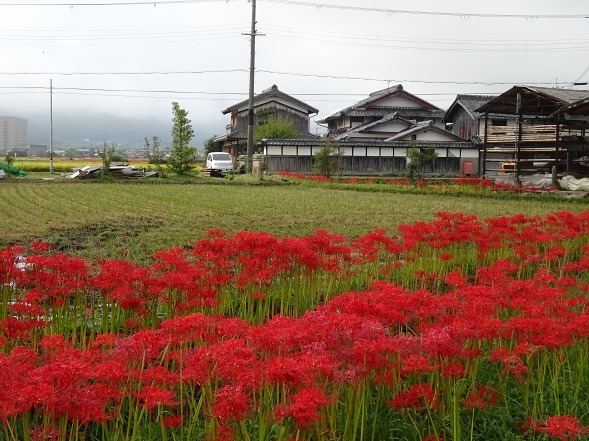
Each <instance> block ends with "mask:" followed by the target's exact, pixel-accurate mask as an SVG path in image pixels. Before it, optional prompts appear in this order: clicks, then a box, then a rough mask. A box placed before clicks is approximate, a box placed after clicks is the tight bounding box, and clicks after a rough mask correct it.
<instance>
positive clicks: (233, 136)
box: [213, 131, 247, 142]
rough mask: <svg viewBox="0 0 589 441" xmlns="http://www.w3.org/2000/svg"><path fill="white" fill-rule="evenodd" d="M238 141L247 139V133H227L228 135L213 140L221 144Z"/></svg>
mask: <svg viewBox="0 0 589 441" xmlns="http://www.w3.org/2000/svg"><path fill="white" fill-rule="evenodd" d="M236 139H247V133H244V132H239V131H237V132H231V133H227V134H226V135H219V136H215V137H214V138H213V141H214V142H221V141H234V140H236Z"/></svg>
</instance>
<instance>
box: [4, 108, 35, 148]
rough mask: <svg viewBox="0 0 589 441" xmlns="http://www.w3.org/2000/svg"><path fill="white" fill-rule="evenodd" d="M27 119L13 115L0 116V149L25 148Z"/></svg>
mask: <svg viewBox="0 0 589 441" xmlns="http://www.w3.org/2000/svg"><path fill="white" fill-rule="evenodd" d="M27 138H28V121H27V120H26V119H24V118H17V117H15V116H0V151H8V150H12V149H17V148H27V145H28V144H27V141H28V139H27Z"/></svg>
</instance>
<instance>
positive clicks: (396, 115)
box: [335, 112, 413, 139]
mask: <svg viewBox="0 0 589 441" xmlns="http://www.w3.org/2000/svg"><path fill="white" fill-rule="evenodd" d="M392 120H402V121H404V122H406V123H407V124H410V125H411V124H413V122H412V121H410V120H408V119H406V118H403V117H401V116H400V115H399V113H398V112H393V113H388V114H386V115H384V116H383V117H382V118H381V119H379V120H376V121H373V122H371V123H368V124H363V125H361V126H359V127H356V128H353V129H350V130H347V131H345V132H343V133H341V134H339V135H338V136H337V137H336V138H335V139H343V138H345V137H347V136H348V135H349V134H350V133H362V132H365V131H367V130H369V129H372V128H373V127H377V126H380V125H381V124H384V123H386V122H389V121H392Z"/></svg>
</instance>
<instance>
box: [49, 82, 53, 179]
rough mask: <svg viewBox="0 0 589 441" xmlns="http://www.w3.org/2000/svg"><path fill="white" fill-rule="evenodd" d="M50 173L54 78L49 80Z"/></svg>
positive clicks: (50, 171) (51, 169)
mask: <svg viewBox="0 0 589 441" xmlns="http://www.w3.org/2000/svg"><path fill="white" fill-rule="evenodd" d="M49 173H53V79H50V80H49Z"/></svg>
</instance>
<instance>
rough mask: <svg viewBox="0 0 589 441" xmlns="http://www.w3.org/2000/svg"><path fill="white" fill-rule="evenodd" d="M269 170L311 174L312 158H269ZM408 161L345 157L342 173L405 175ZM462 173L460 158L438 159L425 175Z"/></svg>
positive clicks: (389, 158) (371, 157)
mask: <svg viewBox="0 0 589 441" xmlns="http://www.w3.org/2000/svg"><path fill="white" fill-rule="evenodd" d="M267 160H268V169H269V171H271V172H277V171H290V172H293V173H311V172H312V168H313V157H312V156H295V155H293V156H286V155H285V156H268V159H267ZM406 165H407V160H406V158H404V157H390V156H388V157H380V158H379V157H374V156H343V157H342V161H341V168H340V173H344V174H369V175H370V174H403V173H405V168H406ZM459 172H460V159H459V158H436V160H435V162H434V163H433V164H431V165H430V166H429V167H427V168H426V169H425V173H433V174H456V173H459Z"/></svg>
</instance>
